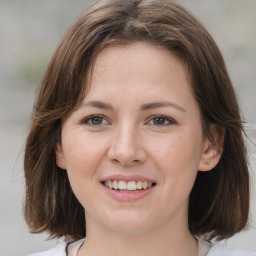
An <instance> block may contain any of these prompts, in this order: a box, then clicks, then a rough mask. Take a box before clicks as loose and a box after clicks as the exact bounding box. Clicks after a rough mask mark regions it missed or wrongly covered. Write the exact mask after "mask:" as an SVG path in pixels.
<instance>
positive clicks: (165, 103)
mask: <svg viewBox="0 0 256 256" xmlns="http://www.w3.org/2000/svg"><path fill="white" fill-rule="evenodd" d="M162 107H173V108H176V109H177V110H180V111H183V112H186V110H185V109H184V108H183V107H181V106H180V105H178V104H177V103H175V102H170V101H160V102H152V103H149V104H143V105H142V106H141V110H149V109H155V108H162Z"/></svg>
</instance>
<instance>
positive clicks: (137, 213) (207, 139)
mask: <svg viewBox="0 0 256 256" xmlns="http://www.w3.org/2000/svg"><path fill="white" fill-rule="evenodd" d="M24 166H25V178H26V202H25V218H26V221H27V223H28V225H29V227H30V228H31V231H33V232H36V233H39V232H43V231H48V232H49V233H50V235H51V236H52V237H64V238H66V240H67V241H72V242H67V243H63V244H61V245H59V246H57V247H56V248H54V249H52V250H50V251H48V252H44V253H42V254H39V255H42V256H43V255H79V256H83V255H85V256H90V255H94V256H95V255H106V256H107V255H124V256H125V255H130V254H132V253H133V254H135V255H181V256H183V255H184V256H186V255H193V256H196V255H200V256H203V255H209V256H210V255H254V254H252V253H246V252H240V251H238V250H232V249H228V248H226V247H224V246H221V245H219V244H216V243H213V242H210V241H211V240H212V239H217V240H222V239H225V238H228V237H231V236H232V235H234V234H236V233H238V232H239V231H241V230H243V229H244V228H245V226H246V225H247V220H248V209H249V177H248V176H249V175H248V167H247V160H246V149H245V144H244V140H243V127H242V122H241V118H240V113H239V108H238V104H237V100H236V96H235V93H234V90H233V87H232V84H231V81H230V78H229V76H228V73H227V71H226V67H225V64H224V61H223V58H222V56H221V54H220V52H219V50H218V48H217V46H216V44H215V43H214V41H213V39H212V38H211V36H210V35H209V34H208V32H207V31H206V30H205V29H204V27H203V26H202V25H201V24H200V23H199V22H198V21H197V20H196V19H195V18H194V17H193V16H192V15H191V14H189V13H188V12H187V11H186V10H184V9H183V8H182V7H181V6H179V5H178V4H175V3H173V2H172V1H169V0H163V1H157V0H152V1H146V0H141V1H139V0H132V1H125V0H109V1H101V2H99V3H98V4H96V5H94V6H93V7H91V8H90V9H88V10H87V11H86V12H85V13H83V14H82V15H81V17H80V18H79V19H78V20H77V22H76V23H75V24H74V25H73V26H72V27H71V28H70V29H69V31H68V32H67V34H66V36H65V37H64V39H63V40H62V42H61V43H60V45H59V48H58V49H57V51H56V53H55V54H54V56H53V58H52V61H51V63H50V65H49V67H48V70H47V72H46V74H45V77H44V80H43V82H42V85H41V88H40V91H39V95H38V98H37V102H36V105H35V109H34V114H33V118H32V123H31V128H30V132H29V135H28V138H27V144H26V151H25V161H24ZM84 238H85V239H84ZM74 241H75V242H74Z"/></svg>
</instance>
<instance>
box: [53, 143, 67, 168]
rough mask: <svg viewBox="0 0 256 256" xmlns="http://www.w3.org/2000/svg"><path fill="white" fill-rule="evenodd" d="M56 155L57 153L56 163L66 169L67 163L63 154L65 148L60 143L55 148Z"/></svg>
mask: <svg viewBox="0 0 256 256" xmlns="http://www.w3.org/2000/svg"><path fill="white" fill-rule="evenodd" d="M55 155H56V165H57V166H58V167H60V168H61V169H63V170H66V163H65V158H64V154H63V149H62V146H61V144H60V143H57V145H56V148H55Z"/></svg>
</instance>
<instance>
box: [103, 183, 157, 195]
mask: <svg viewBox="0 0 256 256" xmlns="http://www.w3.org/2000/svg"><path fill="white" fill-rule="evenodd" d="M103 184H104V185H105V186H106V187H108V188H110V189H113V190H117V191H119V192H139V191H141V190H145V189H149V188H151V187H152V186H155V183H152V182H147V181H124V180H119V181H118V180H107V181H103Z"/></svg>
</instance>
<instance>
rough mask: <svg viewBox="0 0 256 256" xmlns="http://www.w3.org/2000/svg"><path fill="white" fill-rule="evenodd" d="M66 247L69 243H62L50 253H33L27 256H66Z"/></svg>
mask: <svg viewBox="0 0 256 256" xmlns="http://www.w3.org/2000/svg"><path fill="white" fill-rule="evenodd" d="M66 247H67V243H61V244H58V245H57V246H55V247H54V248H52V249H50V250H48V251H44V252H38V253H33V254H29V255H27V256H66Z"/></svg>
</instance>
